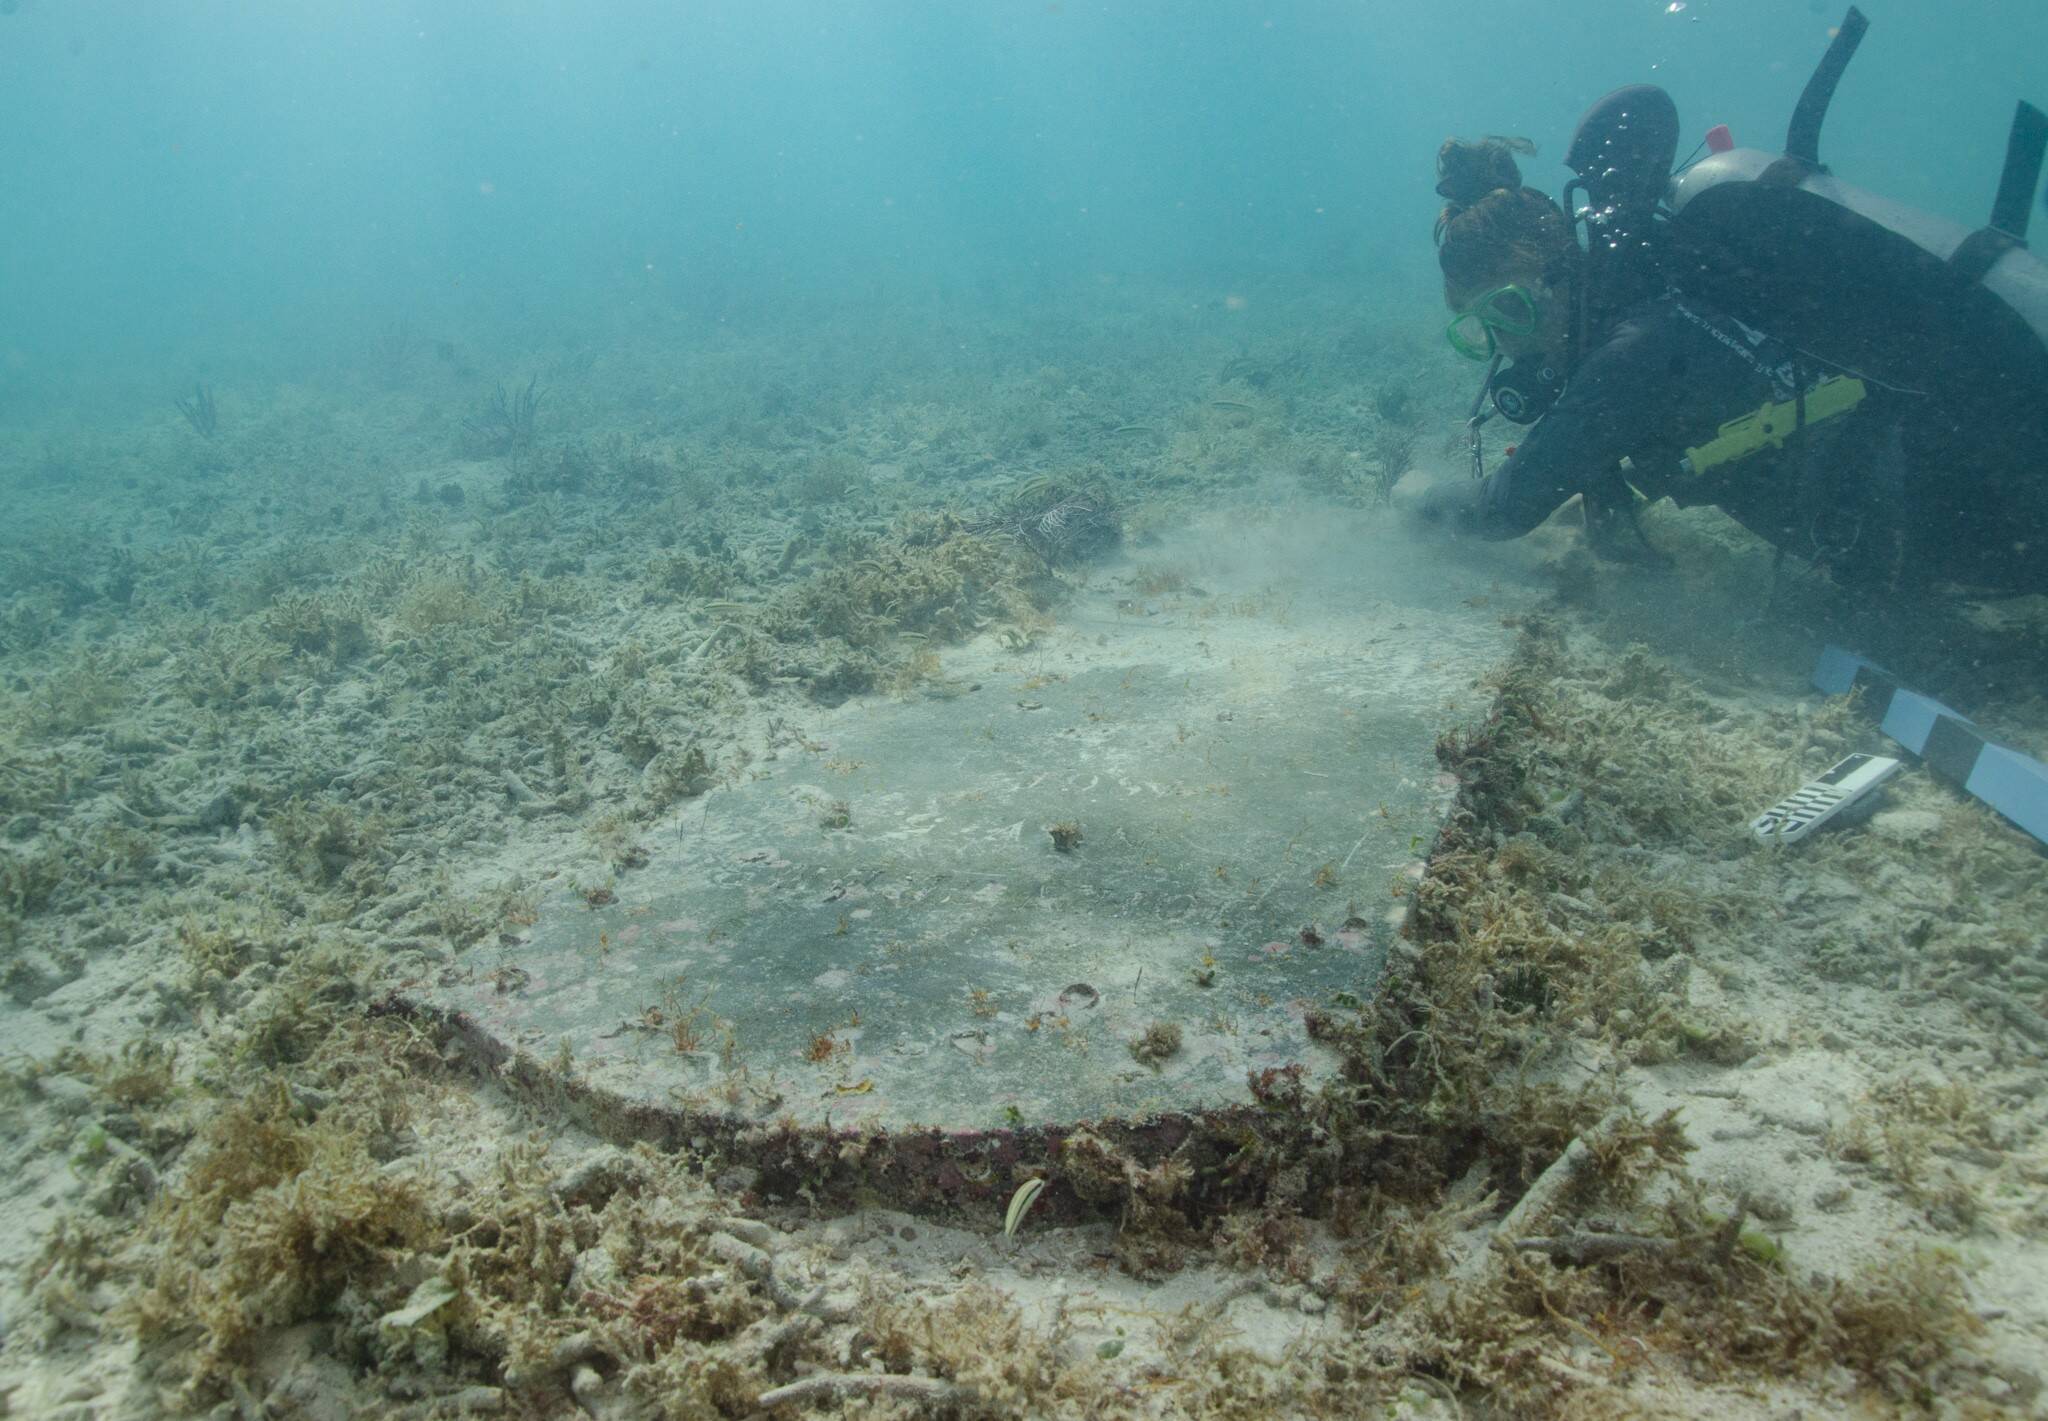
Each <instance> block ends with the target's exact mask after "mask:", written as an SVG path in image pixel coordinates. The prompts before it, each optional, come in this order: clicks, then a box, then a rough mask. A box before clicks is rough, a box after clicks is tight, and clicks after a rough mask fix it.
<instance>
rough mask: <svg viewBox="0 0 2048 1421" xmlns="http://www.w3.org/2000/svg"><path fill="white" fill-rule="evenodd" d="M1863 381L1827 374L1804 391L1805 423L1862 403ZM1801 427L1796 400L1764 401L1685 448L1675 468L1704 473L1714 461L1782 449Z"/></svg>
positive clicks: (1690, 472)
mask: <svg viewBox="0 0 2048 1421" xmlns="http://www.w3.org/2000/svg"><path fill="white" fill-rule="evenodd" d="M1863 395H1864V390H1863V382H1862V381H1861V380H1858V379H1856V378H1854V377H1853V376H1849V375H1830V376H1828V377H1827V378H1826V379H1823V380H1822V381H1820V383H1818V384H1817V385H1815V386H1814V387H1813V388H1812V389H1810V390H1808V391H1807V392H1806V421H1805V422H1806V423H1807V424H1809V425H1812V424H1818V423H1819V422H1820V421H1822V420H1824V419H1832V418H1833V417H1834V416H1836V415H1838V414H1847V413H1848V412H1849V411H1850V410H1852V409H1855V408H1856V406H1858V405H1859V404H1861V403H1863ZM1799 427H1800V412H1799V401H1797V400H1786V401H1784V402H1783V403H1782V404H1778V403H1773V402H1771V401H1769V400H1766V401H1765V402H1764V404H1763V406H1762V407H1761V408H1759V409H1756V410H1752V411H1751V412H1750V413H1748V414H1746V415H1742V416H1740V417H1739V418H1736V419H1731V420H1729V421H1728V422H1727V423H1726V424H1724V425H1722V426H1721V431H1720V433H1718V434H1716V435H1715V436H1714V437H1713V438H1712V439H1709V440H1708V441H1707V442H1706V443H1704V444H1702V445H1700V446H1699V447H1698V448H1696V449H1688V450H1686V451H1685V457H1684V458H1682V459H1680V460H1679V461H1678V467H1679V468H1680V469H1681V470H1683V471H1684V472H1685V473H1688V474H1703V473H1705V472H1706V471H1707V470H1708V469H1711V468H1713V467H1714V466H1715V465H1717V464H1726V463H1728V462H1729V461H1730V460H1734V459H1746V458H1748V457H1749V456H1750V455H1751V454H1754V453H1757V452H1758V451H1759V450H1763V449H1782V448H1784V446H1785V441H1786V440H1787V439H1790V438H1791V437H1792V435H1793V433H1794V432H1795V431H1796V430H1797V429H1798V428H1799Z"/></svg>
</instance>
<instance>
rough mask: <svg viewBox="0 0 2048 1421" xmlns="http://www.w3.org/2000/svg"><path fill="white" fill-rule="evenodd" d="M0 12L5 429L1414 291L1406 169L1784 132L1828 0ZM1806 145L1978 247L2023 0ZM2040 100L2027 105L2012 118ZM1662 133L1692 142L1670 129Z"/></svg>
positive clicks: (2040, 18)
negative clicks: (1651, 139) (1513, 142)
mask: <svg viewBox="0 0 2048 1421" xmlns="http://www.w3.org/2000/svg"><path fill="white" fill-rule="evenodd" d="M7 10H8V13H5V14H0V143H4V153H5V160H4V182H5V203H6V211H7V214H8V231H7V237H6V240H5V242H4V243H0V342H4V351H5V366H4V373H0V418H16V419H18V418H21V417H22V416H23V415H24V414H28V415H31V416H32V415H33V412H34V411H35V409H36V407H37V405H38V403H39V402H40V401H47V400H53V399H63V400H75V399H79V398H83V397H86V396H87V395H88V394H89V392H90V391H91V390H93V389H94V388H95V387H97V386H100V385H102V384H103V383H104V382H106V381H108V380H110V379H112V378H115V377H122V378H126V379H129V380H134V381H137V382H147V381H149V380H151V379H159V380H161V379H170V378H172V376H173V375H174V373H175V371H174V370H172V369H170V368H168V367H173V366H175V365H176V364H177V363H178V362H181V361H183V362H188V363H199V362H204V363H205V365H206V368H208V369H211V370H215V371H218V372H220V373H221V375H222V376H225V374H226V373H227V372H228V371H230V370H234V371H237V372H246V373H248V374H251V375H260V374H265V373H267V374H271V375H273V376H275V375H282V374H287V373H303V372H305V371H306V370H308V369H313V368H319V367H320V366H321V365H323V364H325V363H329V362H332V361H333V360H335V359H336V358H338V357H340V356H343V355H345V354H346V353H348V352H350V351H352V350H354V349H355V348H358V347H359V346H360V344H361V342H362V340H363V338H364V336H365V333H366V332H374V331H376V330H378V329H380V328H382V327H383V326H384V325H386V324H388V323H390V322H393V321H399V320H409V321H411V322H412V323H414V324H415V325H419V326H422V327H424V326H427V325H432V324H433V323H434V321H435V320H436V319H439V318H441V317H442V316H443V315H447V316H454V315H457V314H459V315H461V316H463V317H465V318H467V319H470V320H475V321H492V320H496V321H513V320H528V321H531V320H557V321H591V320H602V319H604V318H607V317H613V318H618V317H623V316H626V315H628V314H632V315H638V316H642V317H645V318H647V319H657V318H660V317H662V316H664V315H678V314H680V315H685V316H689V315H698V316H708V317H711V318H713V319H719V318H724V317H726V316H730V315H734V314H737V313H738V312H740V311H743V310H746V309H749V308H758V307H760V306H763V305H770V306H772V305H777V304H780V303H784V302H790V301H808V300H816V299H820V298H830V299H835V300H843V299H847V298H854V299H860V300H878V301H880V302H883V303H890V302H894V303H899V304H900V303H904V302H912V303H914V302H916V301H918V300H920V299H921V298H922V297H923V296H925V295H928V294H931V293H934V292H949V293H951V294H952V295H953V296H954V297H955V299H956V300H957V301H958V302H960V303H961V304H962V305H963V306H964V307H965V308H966V309H968V310H970V311H971V310H972V308H973V306H974V304H975V303H976V302H1003V301H1016V300H1042V299H1043V297H1044V295H1045V293H1046V292H1048V291H1065V290H1069V289H1072V288H1075V287H1079V288H1081V289H1083V290H1085V289H1086V285H1087V283H1088V282H1090V281H1091V280H1095V279H1099V278H1101V277H1103V276H1104V275H1108V276H1114V277H1137V276H1142V277H1146V278H1152V279H1163V280H1169V281H1173V282H1177V283H1184V284H1185V285H1186V287H1187V288H1188V290H1189V291H1190V293H1191V294H1197V295H1199V294H1202V293H1221V292H1224V291H1226V290H1236V289H1237V288H1239V287H1241V286H1244V285H1245V284H1246V283H1249V282H1253V281H1259V282H1264V283H1268V284H1273V283H1287V282H1290V281H1294V282H1304V281H1311V280H1314V281H1315V282H1316V283H1317V284H1318V285H1320V283H1321V281H1322V280H1323V279H1329V278H1336V279H1341V281H1342V282H1343V283H1344V284H1346V285H1347V286H1349V287H1350V288H1352V289H1354V290H1357V291H1360V292H1362V293H1363V292H1370V293H1374V294H1385V295H1387V296H1388V297H1389V298H1390V299H1394V300H1399V301H1400V302H1403V303H1409V302H1412V303H1413V304H1414V305H1415V306H1416V308H1417V316H1418V319H1421V320H1424V321H1426V320H1427V319H1428V317H1429V315H1430V313H1431V311H1432V310H1433V305H1432V302H1431V291H1432V289H1433V288H1432V269H1431V263H1430V252H1429V244H1428V240H1427V233H1428V226H1429V221H1430V218H1431V215H1432V214H1433V211H1434V201H1433V198H1432V196H1431V192H1430V188H1431V185H1432V183H1433V181H1434V178H1433V175H1432V172H1431V159H1432V156H1433V153H1434V150H1435V147H1436V144H1437V143H1438V142H1440V141H1441V140H1442V138H1444V137H1445V136H1446V135H1449V134H1452V133H1459V134H1467V135H1477V134H1480V133H1511V134H1520V135H1527V136H1529V137H1531V138H1533V139H1535V140H1536V141H1537V142H1538V143H1539V145H1540V146H1541V149H1542V154H1543V156H1542V158H1541V159H1539V161H1538V162H1537V163H1535V164H1532V165H1531V170H1530V173H1529V177H1530V179H1531V181H1534V182H1536V183H1537V184H1538V185H1539V186H1543V187H1545V188H1548V189H1553V190H1554V189H1555V188H1556V187H1557V186H1558V185H1559V182H1558V180H1559V179H1560V178H1561V177H1562V176H1563V174H1562V171H1561V169H1558V168H1557V167H1556V166H1555V160H1556V158H1557V157H1558V155H1560V154H1561V152H1562V151H1563V148H1564V144H1565V141H1566V139H1567V138H1568V136H1569V133H1570V130H1571V126H1572V125H1573V123H1574V122H1575V121H1576V118H1577V116H1578V114H1579V113H1580V112H1581V111H1582V110H1583V109H1584V107H1585V106H1586V105H1587V104H1588V103H1589V102H1590V101H1591V100H1592V99H1594V98H1595V97H1597V96H1598V95H1599V94H1601V93H1603V92H1605V91H1606V90H1607V89H1609V88H1612V87H1615V86H1617V85H1619V84H1622V83H1627V82H1635V81H1640V80H1649V81H1652V82H1657V83H1661V84H1663V85H1665V86H1667V87H1668V88H1669V89H1670V90H1671V91H1672V93H1673V94H1674V96H1675V97H1676V98H1677V100H1678V103H1679V108H1680V112H1681V114H1682V115H1683V117H1684V121H1685V124H1686V129H1687V133H1688V135H1689V136H1693V137H1696V136H1697V135H1698V134H1700V133H1702V132H1704V130H1705V129H1706V128H1707V127H1708V126H1709V125H1710V124H1712V123H1715V122H1728V123H1730V124H1731V125H1732V126H1733V128H1734V130H1735V132H1736V135H1737V137H1738V139H1740V140H1742V141H1744V142H1746V143H1749V144H1752V145H1754V146H1759V147H1776V146H1777V143H1778V141H1779V139H1780V138H1781V136H1782V132H1783V126H1784V122H1785V119H1786V116H1787V115H1788V113H1789V111H1790V107H1791V104H1792V101H1793V99H1794V97H1795V96H1796V94H1797V92H1798V89H1799V86H1800V84H1801V83H1803V82H1804V79H1805V76H1806V74H1807V73H1808V71H1809V70H1810V68H1811V66H1812V64H1813V62H1814V60H1815V59H1816V58H1817V57H1818V56H1819V54H1820V52H1821V51H1822V49H1823V48H1824V47H1825V45H1826V42H1827V38H1828V30H1829V27H1830V26H1831V25H1832V24H1834V23H1835V22H1836V21H1837V20H1838V19H1839V18H1840V17H1839V14H1838V12H1837V9H1836V7H1835V6H1833V5H1832V4H1822V3H1820V0H1793V3H1775V0H1693V3H1689V4H1670V3H1666V2H1665V0H1655V2H1654V3H1653V0H1599V3H1597V4H1593V5H1590V6H1579V7H1574V8H1573V10H1572V11H1570V12H1569V13H1567V12H1564V11H1561V10H1559V9H1558V8H1557V7H1555V6H1550V5H1542V4H1538V3H1534V0H1509V2H1508V3H1499V2H1498V0H1485V3H1467V4H1456V5H1441V6H1438V5H1431V6H1401V5H1393V4H1362V3H1335V2H1334V0H1324V2H1322V3H1294V4H1286V3H1275V4H1236V3H1222V0H1211V3H1197V4H1192V5H1190V4H1168V3H1157V2H1156V0H1134V2H1133V3H1117V4H1086V3H1061V2H1060V0H1052V3H1014V4H1012V3H990V4H976V5H953V4H936V3H901V4H886V3H853V4H832V5H826V4H793V3H770V4H739V3H698V0H691V3H684V4H673V5H656V4H606V5H594V6H590V5H569V4H527V3H509V2H508V3H468V2H467V0H449V3H437V4H392V3H384V0H371V2H370V3H363V4H351V5H346V6H326V5H319V6H300V5H285V6H272V5H260V4H255V3H234V2H233V0H211V2H209V0H177V3H166V4H148V5H144V4H138V3H133V2H132V0H122V2H121V3H59V0H19V3H16V4H11V5H9V6H8V7H7ZM1871 12H1872V18H1873V21H1874V24H1873V29H1872V34H1871V38H1870V41H1869V42H1868V43H1867V44H1866V45H1865V46H1864V49H1863V52H1862V54H1861V55H1860V56H1859V58H1858V59H1857V61H1856V64H1855V66H1854V67H1853V69H1852V71H1851V75H1850V78H1849V79H1848V81H1847V82H1846V83H1845V84H1844V86H1843V88H1842V91H1841V93H1840V96H1839V99H1838V102H1837V105H1836V109H1835V112H1834V114H1833V116H1832V118H1831V121H1830V124H1829V127H1828V131H1827V136H1826V147H1825V153H1824V156H1826V157H1828V158H1829V159H1831V160H1832V161H1833V162H1834V163H1835V164H1836V165H1837V167H1838V169H1839V171H1841V172H1842V174H1843V175H1844V176H1845V177H1848V178H1849V179H1850V180H1851V181H1859V182H1863V183H1865V184H1866V185H1870V186H1874V187H1878V188H1880V189H1882V190H1884V191H1886V192H1888V193H1890V194H1891V195H1892V196H1895V197H1897V198H1899V199H1901V200H1904V201H1907V202H1910V203H1914V204H1916V205H1920V206H1924V207H1928V208H1931V209H1934V210H1937V211H1940V212H1942V213H1944V214H1945V215H1948V216H1951V217H1954V218H1956V219H1957V220H1960V221H1965V222H1967V223H1968V224H1969V225H1972V226H1974V225H1976V223H1977V221H1979V220H1981V214H1982V212H1983V211H1984V210H1985V209H1986V208H1987V207H1988V204H1989V200H1990V192H1991V188H1992V185H1993V184H1994V182H1995V179H1996V166H1997V161H1998V155H1999V152H2000V150H2001V148H2002V144H2003V139H2004V132H2005V125H2006V124H2007V122H2008V120H2009V118H2010V113H2011V102H2012V100H2013V98H2014V97H2016V96H2019V95H2021V94H2023V93H2025V92H2026V91H2027V90H2028V88H2029V86H2032V88H2033V89H2035V90H2037V91H2038V89H2039V87H2040V68H2039V58H2040V56H2041V55H2042V54H2043V53H2044V52H2048V13H2044V12H2043V10H2042V8H2041V7H2039V6H2036V5H2026V4H2013V3H1994V0H1969V3H1961V4H1954V5H1941V6H1936V5H1932V4H1927V3H1917V2H1916V3H1911V4H1896V5H1882V4H1880V5H1874V6H1872V7H1871ZM2035 97H2036V98H2039V94H2038V92H2037V93H2036V94H2035ZM1688 146H1689V145H1688Z"/></svg>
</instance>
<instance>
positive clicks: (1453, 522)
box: [1409, 479, 1485, 533]
mask: <svg viewBox="0 0 2048 1421" xmlns="http://www.w3.org/2000/svg"><path fill="white" fill-rule="evenodd" d="M1484 489H1485V485H1483V484H1481V483H1480V482H1479V481H1478V480H1477V479H1438V480H1437V481H1436V482H1435V483H1433V484H1431V485H1430V486H1429V487H1428V488H1426V489H1424V490H1423V491H1422V496H1421V497H1420V498H1417V499H1416V500H1415V502H1414V503H1412V504H1410V505H1409V523H1410V525H1411V526H1413V527H1414V528H1415V529H1416V531H1418V532H1435V533H1471V532H1473V531H1475V530H1477V528H1478V527H1479V503H1480V499H1481V497H1482V495H1483V492H1484Z"/></svg>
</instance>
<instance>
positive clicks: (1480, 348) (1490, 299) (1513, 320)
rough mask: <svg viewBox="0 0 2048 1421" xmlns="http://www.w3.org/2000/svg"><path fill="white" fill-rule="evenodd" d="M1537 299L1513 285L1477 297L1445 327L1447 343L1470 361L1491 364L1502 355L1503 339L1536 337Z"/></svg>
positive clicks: (1523, 289) (1500, 287) (1498, 287)
mask: <svg viewBox="0 0 2048 1421" xmlns="http://www.w3.org/2000/svg"><path fill="white" fill-rule="evenodd" d="M1536 326H1537V316H1536V298H1535V297H1534V296H1532V295H1530V294H1529V292H1528V290H1527V289H1525V288H1523V287H1520V286H1516V285H1515V284H1514V283H1512V282H1510V283H1509V284H1508V285H1506V286H1496V287H1494V288H1493V290H1491V291H1488V292H1486V293H1484V294H1483V295H1480V296H1478V297H1475V298H1474V299H1473V300H1472V301H1471V303H1470V304H1468V305H1467V306H1466V307H1465V309H1464V310H1462V311H1460V312H1458V314H1457V315H1455V316H1453V317H1451V322H1450V324H1449V325H1447V326H1445V327H1444V339H1445V340H1447V341H1449V342H1450V343H1451V349H1452V350H1455V351H1457V352H1458V354H1460V355H1462V356H1464V357H1465V358H1466V359H1467V360H1491V359H1493V357H1494V356H1496V355H1498V354H1499V353H1500V342H1499V340H1498V339H1497V338H1496V337H1497V336H1500V335H1511V336H1528V335H1534V334H1536Z"/></svg>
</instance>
